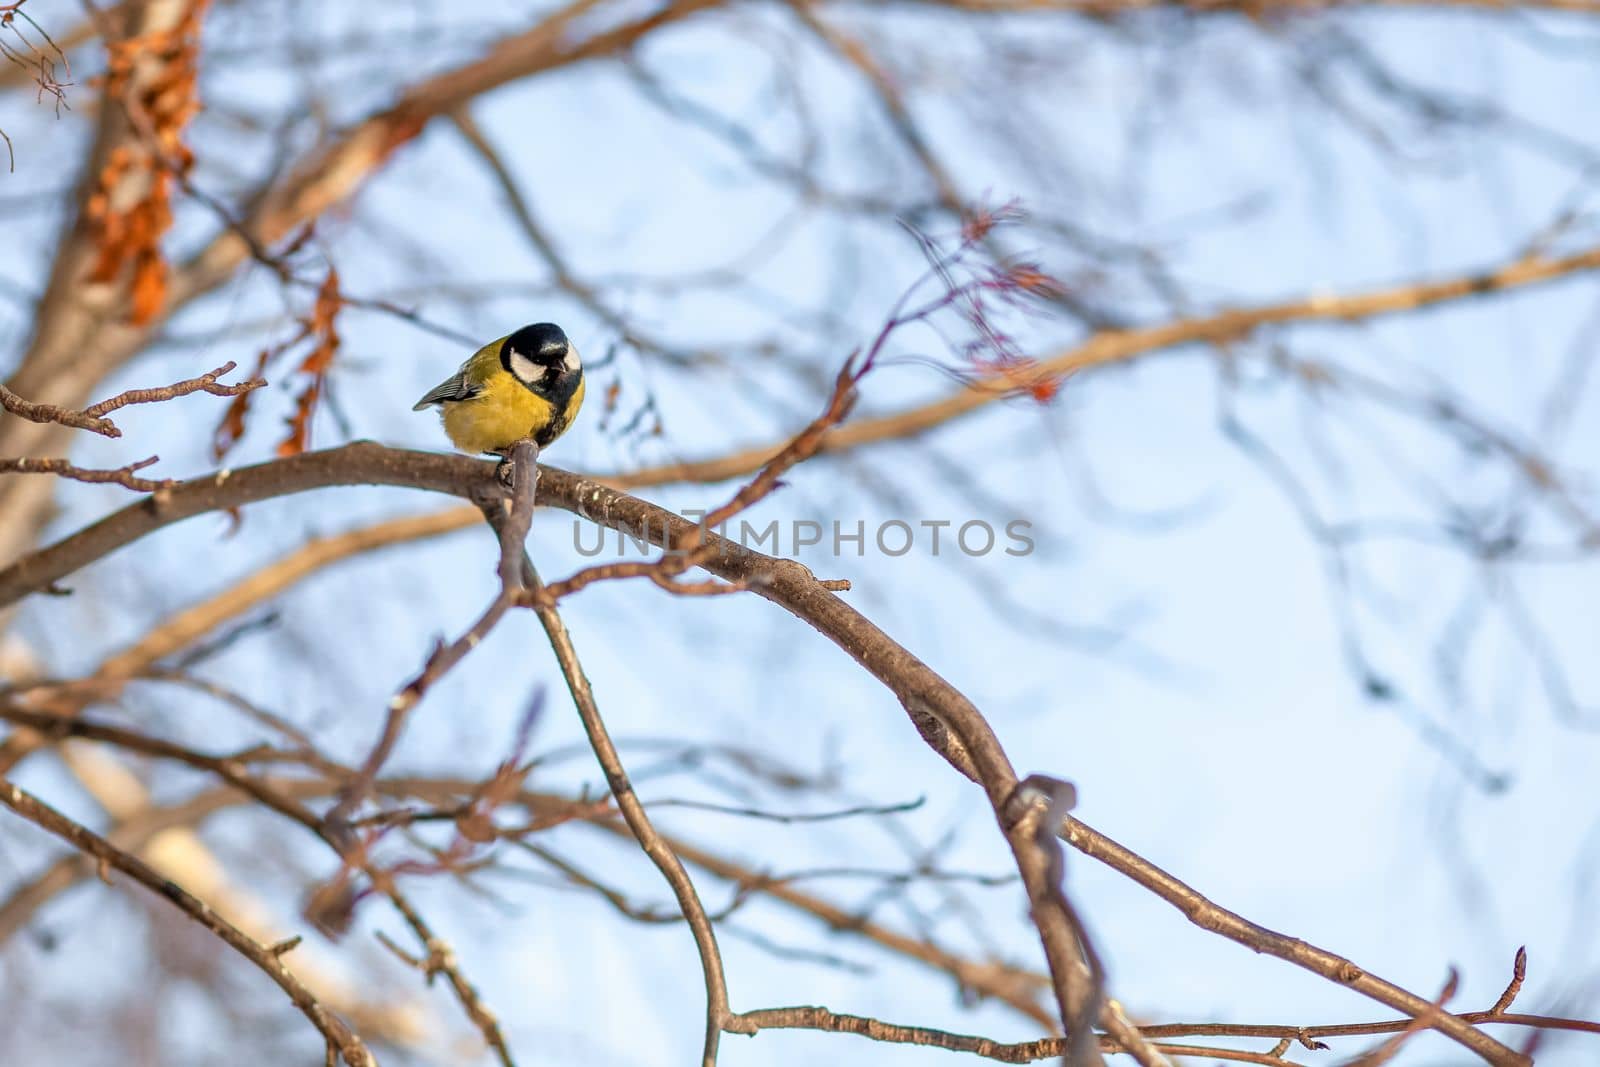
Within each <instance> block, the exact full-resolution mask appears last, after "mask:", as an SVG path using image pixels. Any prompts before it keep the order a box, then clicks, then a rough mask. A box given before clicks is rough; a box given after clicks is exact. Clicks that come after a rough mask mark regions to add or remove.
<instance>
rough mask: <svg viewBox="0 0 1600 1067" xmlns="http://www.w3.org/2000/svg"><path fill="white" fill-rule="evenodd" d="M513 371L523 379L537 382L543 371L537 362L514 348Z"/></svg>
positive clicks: (512, 355) (512, 351) (512, 354)
mask: <svg viewBox="0 0 1600 1067" xmlns="http://www.w3.org/2000/svg"><path fill="white" fill-rule="evenodd" d="M511 373H512V374H514V375H516V376H517V378H518V379H519V380H521V381H524V382H536V381H538V380H539V375H540V374H542V373H543V371H542V369H541V368H540V367H539V365H538V364H537V363H535V362H534V361H533V360H531V359H529V358H528V357H527V356H525V355H523V354H522V353H521V352H518V351H517V350H516V349H514V348H513V349H512V350H511Z"/></svg>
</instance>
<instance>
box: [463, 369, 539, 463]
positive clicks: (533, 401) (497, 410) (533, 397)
mask: <svg viewBox="0 0 1600 1067" xmlns="http://www.w3.org/2000/svg"><path fill="white" fill-rule="evenodd" d="M553 412H554V406H553V405H552V404H551V403H550V401H548V400H546V399H545V398H544V397H542V396H539V395H537V394H535V393H533V392H530V391H529V390H528V389H526V388H524V387H523V386H522V385H521V383H519V382H518V381H517V380H516V379H515V378H513V377H512V376H511V375H509V374H505V373H501V374H494V375H491V376H490V377H489V379H488V381H486V382H485V383H484V386H483V391H482V392H480V393H479V394H478V395H477V396H475V397H473V398H472V399H471V400H458V401H456V402H455V403H452V404H446V405H444V432H445V433H447V434H449V435H450V440H451V442H452V443H453V444H454V445H455V446H456V447H457V448H459V449H461V451H463V452H495V451H498V450H499V449H502V448H506V447H507V446H509V445H511V444H512V443H513V442H516V441H520V440H522V439H523V438H524V437H529V436H531V435H533V434H535V433H537V432H538V431H539V430H541V429H543V428H544V426H545V424H546V423H548V422H549V421H550V416H551V415H552V414H553Z"/></svg>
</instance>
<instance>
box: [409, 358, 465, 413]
mask: <svg viewBox="0 0 1600 1067" xmlns="http://www.w3.org/2000/svg"><path fill="white" fill-rule="evenodd" d="M478 393H479V389H478V387H477V386H475V385H472V384H470V383H468V381H467V368H466V367H462V368H461V369H460V370H459V371H457V372H456V373H455V376H454V377H451V378H448V379H446V380H445V381H442V382H440V383H439V384H438V385H436V386H434V387H433V388H432V389H429V390H428V392H427V393H426V394H425V395H424V396H423V398H422V399H421V400H419V401H417V402H416V404H415V405H413V406H412V408H411V410H412V411H421V410H422V409H423V408H425V407H428V406H429V405H430V404H448V403H451V402H453V401H456V400H470V399H471V398H472V397H475V396H477V395H478Z"/></svg>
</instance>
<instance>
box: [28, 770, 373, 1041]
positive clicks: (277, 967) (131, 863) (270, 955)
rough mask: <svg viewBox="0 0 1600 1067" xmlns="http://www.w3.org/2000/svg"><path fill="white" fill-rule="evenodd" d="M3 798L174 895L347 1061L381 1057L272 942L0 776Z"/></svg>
mask: <svg viewBox="0 0 1600 1067" xmlns="http://www.w3.org/2000/svg"><path fill="white" fill-rule="evenodd" d="M0 803H3V804H4V805H5V806H6V807H8V808H10V809H11V810H12V811H14V812H16V813H17V814H18V815H20V816H21V817H22V818H24V819H27V820H28V821H29V822H31V823H34V824H35V825H37V826H39V827H41V828H42V829H44V830H47V831H49V832H50V833H52V834H54V835H55V836H57V837H59V838H61V839H62V840H63V841H65V842H67V843H68V844H69V845H71V846H72V847H73V848H76V849H77V850H78V851H80V852H83V853H84V854H86V855H89V856H92V857H94V859H95V860H96V861H98V862H99V863H100V864H101V865H102V866H103V867H107V868H112V869H115V870H119V871H121V872H122V873H124V874H126V875H127V876H128V877H130V878H132V879H133V880H134V881H136V882H138V883H139V884H140V885H142V886H144V887H145V888H146V889H148V890H149V891H150V892H152V893H154V894H156V895H157V896H159V897H163V898H165V899H167V900H169V901H171V902H172V903H173V905H174V906H176V907H177V908H178V910H180V911H182V912H183V913H184V914H185V915H187V916H188V917H189V918H190V919H192V920H194V921H195V922H196V923H199V924H200V925H201V926H203V927H205V928H206V929H207V930H210V931H211V932H212V933H213V934H216V935H217V937H218V938H220V939H221V940H222V941H223V942H224V943H226V944H227V945H228V947H229V948H231V949H233V950H234V951H235V952H237V953H239V955H241V956H243V957H244V958H245V959H247V960H249V961H250V962H251V963H253V964H255V965H256V966H257V967H258V968H260V969H261V970H262V971H264V972H266V974H267V976H268V977H269V978H271V979H272V980H273V981H274V982H276V983H277V984H278V987H279V988H280V989H282V990H283V991H284V992H285V993H286V994H288V996H289V1000H290V1001H291V1002H292V1003H293V1004H294V1006H295V1007H296V1008H299V1009H300V1012H301V1014H303V1015H305V1017H306V1018H307V1019H309V1020H311V1024H312V1025H313V1026H315V1027H316V1028H317V1030H318V1032H319V1033H321V1034H322V1035H323V1037H324V1038H326V1039H327V1042H328V1044H329V1046H330V1047H332V1048H336V1049H338V1051H339V1055H340V1056H341V1057H343V1059H344V1062H345V1063H346V1064H347V1065H348V1067H376V1064H377V1060H375V1059H374V1058H373V1056H372V1053H371V1052H369V1051H367V1047H366V1045H364V1044H363V1043H362V1041H361V1039H360V1038H359V1037H357V1036H356V1035H355V1033H354V1032H352V1031H351V1030H350V1028H349V1027H348V1026H346V1025H345V1024H344V1023H343V1022H342V1021H340V1019H339V1018H338V1017H337V1016H335V1015H333V1014H332V1013H331V1012H329V1011H328V1010H327V1009H326V1008H324V1007H323V1006H322V1004H321V1003H320V1002H319V1001H318V1000H317V999H316V998H315V997H314V996H312V995H311V991H310V990H308V989H306V987H305V986H303V985H301V984H300V980H299V979H297V978H296V977H295V976H294V974H293V973H292V972H291V971H290V970H289V968H288V967H287V966H286V965H285V964H284V962H283V959H282V954H281V953H274V952H273V951H272V950H271V949H270V948H269V947H268V946H265V945H260V944H257V943H256V942H255V941H253V940H251V939H250V938H249V937H247V936H246V935H245V934H244V933H242V932H241V931H240V930H239V929H238V928H237V927H235V926H234V925H233V924H232V923H229V922H228V921H227V920H226V919H223V918H222V917H221V916H220V915H218V914H216V912H214V911H212V910H211V908H209V907H208V906H207V905H206V903H205V901H203V900H199V899H197V898H195V897H194V896H191V895H190V894H189V893H188V892H187V891H185V890H184V889H183V887H182V886H179V885H177V884H176V883H174V882H171V881H169V880H168V879H166V878H164V877H163V876H162V875H161V873H160V872H159V871H157V870H155V869H154V868H152V867H151V866H149V865H148V864H147V863H145V862H144V861H143V860H141V859H139V858H138V857H137V856H132V855H129V854H128V853H126V852H124V851H123V850H121V849H119V848H117V847H116V846H115V845H113V844H111V842H109V841H107V840H106V839H105V838H103V837H101V836H100V835H98V834H96V833H94V832H93V831H92V830H90V829H88V828H87V827H85V826H81V825H79V824H78V823H76V822H73V821H72V820H71V819H69V818H67V817H66V816H65V815H62V814H61V813H60V812H58V811H56V810H55V809H54V808H52V807H49V806H48V805H46V804H45V803H43V802H42V801H40V800H39V799H38V798H37V797H35V796H33V794H31V793H28V792H25V791H23V790H22V789H19V788H17V786H16V785H14V784H13V783H11V782H9V781H0Z"/></svg>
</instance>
